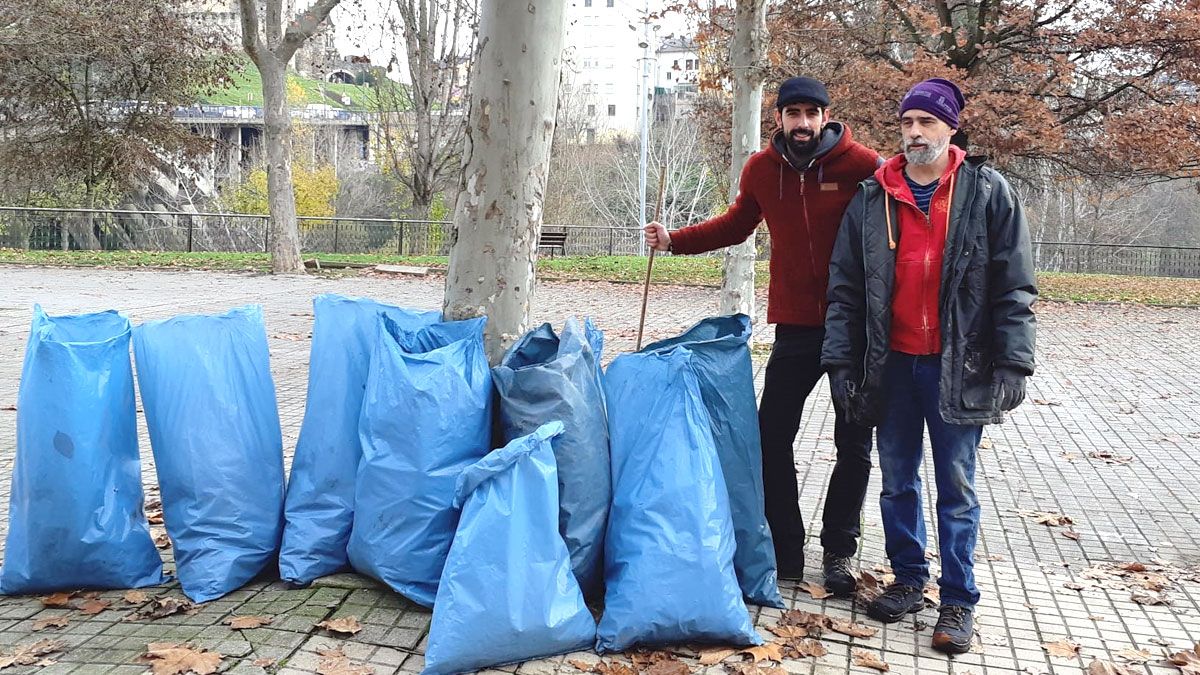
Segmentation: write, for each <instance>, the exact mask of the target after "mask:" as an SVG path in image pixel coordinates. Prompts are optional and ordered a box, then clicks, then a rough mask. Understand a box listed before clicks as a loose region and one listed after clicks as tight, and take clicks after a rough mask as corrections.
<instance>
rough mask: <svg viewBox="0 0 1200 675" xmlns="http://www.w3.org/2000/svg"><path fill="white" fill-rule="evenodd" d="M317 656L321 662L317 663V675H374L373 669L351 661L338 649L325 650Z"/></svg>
mask: <svg viewBox="0 0 1200 675" xmlns="http://www.w3.org/2000/svg"><path fill="white" fill-rule="evenodd" d="M318 654H320V656H321V660H320V661H318V662H317V675H375V669H374V668H372V667H370V666H368V665H366V664H365V663H359V662H357V661H351V660H350V657H349V656H346V654H345V652H343V651H342V650H341V648H340V647H339V648H338V649H326V650H324V651H321V652H318Z"/></svg>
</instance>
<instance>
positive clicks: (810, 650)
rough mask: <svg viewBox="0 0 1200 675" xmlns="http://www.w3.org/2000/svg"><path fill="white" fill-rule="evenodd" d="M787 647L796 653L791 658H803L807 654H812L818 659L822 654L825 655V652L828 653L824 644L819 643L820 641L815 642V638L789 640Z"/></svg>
mask: <svg viewBox="0 0 1200 675" xmlns="http://www.w3.org/2000/svg"><path fill="white" fill-rule="evenodd" d="M788 648H789V649H790V650H791V651H793V652H795V654H796V655H795V656H794V657H792V658H804V657H807V656H813V657H816V658H818V659H819V658H821V657H822V656H825V655H826V654H828V653H829V650H828V649H825V645H823V644H821V643H820V642H817V641H816V640H793V641H789V642H788Z"/></svg>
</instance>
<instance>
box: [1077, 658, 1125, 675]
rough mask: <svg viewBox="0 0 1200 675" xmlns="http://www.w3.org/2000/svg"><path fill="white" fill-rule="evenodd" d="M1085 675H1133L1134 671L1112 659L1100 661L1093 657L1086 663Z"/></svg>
mask: <svg viewBox="0 0 1200 675" xmlns="http://www.w3.org/2000/svg"><path fill="white" fill-rule="evenodd" d="M1087 675H1134V672H1133V671H1132V670H1130V669H1129V668H1126V667H1125V666H1120V665H1117V664H1115V663H1113V662H1112V661H1101V660H1100V659H1095V658H1094V659H1092V662H1091V663H1089V664H1088V668H1087Z"/></svg>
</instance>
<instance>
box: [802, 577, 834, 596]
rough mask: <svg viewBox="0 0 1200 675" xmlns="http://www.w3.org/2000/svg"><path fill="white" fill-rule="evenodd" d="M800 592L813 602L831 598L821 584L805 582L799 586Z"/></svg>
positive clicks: (831, 594) (830, 594)
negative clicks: (807, 595) (806, 594)
mask: <svg viewBox="0 0 1200 675" xmlns="http://www.w3.org/2000/svg"><path fill="white" fill-rule="evenodd" d="M799 588H800V590H802V591H804V592H805V593H808V594H809V595H811V596H812V599H813V600H824V599H825V598H829V597H833V593H830V592H829V591H827V590H826V589H825V587H824V586H822V585H821V584H814V583H813V582H811V581H805V582H802V583H800V584H799Z"/></svg>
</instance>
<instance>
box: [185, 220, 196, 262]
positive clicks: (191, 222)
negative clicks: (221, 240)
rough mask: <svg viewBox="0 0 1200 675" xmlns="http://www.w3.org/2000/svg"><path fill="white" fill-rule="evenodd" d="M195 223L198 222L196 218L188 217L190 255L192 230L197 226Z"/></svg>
mask: <svg viewBox="0 0 1200 675" xmlns="http://www.w3.org/2000/svg"><path fill="white" fill-rule="evenodd" d="M195 221H196V219H195V218H192V217H191V216H188V249H187V252H188V253H191V252H192V228H193V226H194V225H195Z"/></svg>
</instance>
